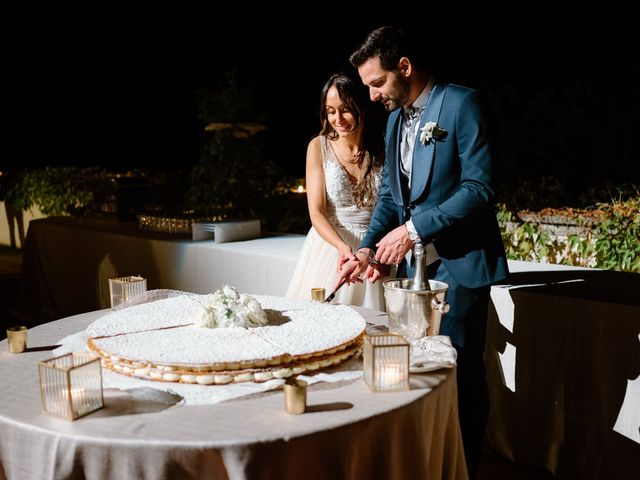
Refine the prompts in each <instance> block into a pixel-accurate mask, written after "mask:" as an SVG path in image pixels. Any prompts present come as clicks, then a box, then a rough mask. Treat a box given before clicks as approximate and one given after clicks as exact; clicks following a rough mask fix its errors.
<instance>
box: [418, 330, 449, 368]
mask: <svg viewBox="0 0 640 480" xmlns="http://www.w3.org/2000/svg"><path fill="white" fill-rule="evenodd" d="M456 357H457V352H456V349H455V348H453V345H452V344H451V338H449V337H448V336H446V335H434V336H431V337H422V338H418V339H417V340H412V341H411V355H410V358H409V370H410V371H411V372H414V373H422V372H431V371H433V370H438V369H440V368H452V367H454V366H455V365H456Z"/></svg>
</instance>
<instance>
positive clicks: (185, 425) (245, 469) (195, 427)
mask: <svg viewBox="0 0 640 480" xmlns="http://www.w3.org/2000/svg"><path fill="white" fill-rule="evenodd" d="M357 310H358V311H359V312H360V313H361V314H362V315H363V316H365V318H366V319H367V321H368V322H371V323H375V324H384V323H385V322H386V316H384V315H383V314H381V312H375V311H371V310H366V309H363V308H357ZM107 311H108V310H100V311H95V312H89V313H84V314H81V315H75V316H72V317H68V318H64V319H61V320H58V321H55V322H51V323H48V324H45V325H41V326H38V327H35V328H32V329H30V330H29V332H28V347H29V348H28V349H27V351H26V352H24V353H9V352H8V345H7V341H6V340H3V341H2V342H0V479H3V478H8V479H11V480H13V479H16V480H18V479H19V480H24V479H31V478H34V479H35V478H38V479H39V478H42V479H45V478H46V479H56V478H61V479H62V478H64V479H69V478H87V479H100V480H104V479H111V478H113V479H124V478H135V479H154V480H157V479H163V478H180V479H185V478H214V479H218V478H219V479H227V478H228V479H246V478H249V479H261V478H270V479H272V478H278V479H288V478H291V479H302V478H306V479H313V478H331V479H361V478H430V479H431V478H432V479H466V478H467V471H466V467H465V461H464V451H463V448H462V439H461V436H460V427H459V422H458V410H457V391H456V381H455V369H441V370H438V371H435V372H430V373H424V374H411V390H410V391H407V392H395V393H372V392H371V391H370V390H369V387H368V386H367V385H366V384H365V383H364V381H363V380H362V379H359V380H356V381H352V382H350V383H346V382H345V383H341V384H338V385H336V384H328V383H323V382H320V383H318V384H314V385H311V386H310V387H309V390H308V392H307V411H306V412H305V413H304V414H302V415H289V414H287V413H285V411H284V398H283V391H282V390H281V389H279V390H275V391H271V392H265V393H262V394H260V395H254V396H251V397H243V398H239V399H234V400H230V401H227V402H222V403H217V404H214V405H194V406H186V405H181V404H177V405H166V404H162V403H158V402H152V401H149V400H140V399H138V398H134V397H133V396H132V395H130V394H129V393H127V392H126V391H120V390H110V389H107V390H105V407H104V408H103V409H101V410H98V411H96V412H94V413H91V414H89V415H87V416H85V417H82V418H79V419H77V420H75V421H73V422H71V421H67V420H63V419H59V418H56V417H53V416H50V415H47V414H44V413H41V410H40V389H39V379H38V361H40V360H43V359H46V358H50V357H51V356H52V354H51V349H52V348H53V345H54V344H55V343H56V342H57V341H59V340H60V339H62V338H63V337H65V336H67V335H70V334H73V333H75V332H79V331H81V330H83V329H85V328H86V327H87V325H89V324H90V323H91V322H92V321H94V320H95V319H97V318H99V317H100V316H101V315H104V313H105V312H107ZM211 388H216V387H215V386H212V387H211Z"/></svg>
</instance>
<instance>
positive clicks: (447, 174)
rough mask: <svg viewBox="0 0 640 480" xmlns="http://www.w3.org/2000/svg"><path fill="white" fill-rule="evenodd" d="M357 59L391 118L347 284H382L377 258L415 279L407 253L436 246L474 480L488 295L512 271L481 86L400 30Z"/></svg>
mask: <svg viewBox="0 0 640 480" xmlns="http://www.w3.org/2000/svg"><path fill="white" fill-rule="evenodd" d="M349 61H350V62H351V64H352V65H353V66H354V67H356V68H357V69H358V73H359V74H360V78H361V79H362V82H363V83H364V84H365V85H367V86H368V87H369V94H370V97H371V100H373V101H378V102H382V104H383V105H384V107H385V108H386V109H387V111H389V112H391V114H390V115H389V119H388V123H387V132H386V139H385V140H386V158H387V160H386V164H385V174H384V179H383V185H382V188H381V191H380V197H379V199H378V202H377V204H376V207H375V210H374V213H373V217H372V219H371V223H370V225H369V229H368V231H367V234H366V236H365V238H364V239H363V241H362V244H361V248H360V249H359V250H358V251H357V252H356V259H355V260H354V259H352V260H349V261H347V262H346V263H345V264H343V265H342V266H341V271H340V278H339V280H338V281H341V280H342V279H344V278H346V279H347V281H348V282H354V281H356V279H357V277H358V275H359V274H360V273H362V272H365V271H366V273H365V276H366V277H367V278H369V280H371V281H376V280H378V279H379V278H380V276H381V273H380V270H379V268H381V267H380V266H379V265H378V264H376V263H375V262H370V261H369V260H371V259H373V258H375V260H377V262H379V263H381V264H399V272H400V273H399V274H398V276H399V277H401V276H404V275H403V273H406V276H409V277H410V276H411V275H412V274H413V272H412V268H411V265H408V264H407V262H406V261H405V260H404V259H405V256H407V254H408V252H409V251H410V250H411V248H412V246H413V245H414V243H415V242H416V241H417V240H420V241H421V242H422V243H423V244H424V245H426V246H427V251H428V252H429V253H430V256H431V257H432V263H431V264H430V265H429V267H428V274H429V278H434V279H436V280H439V281H442V282H445V283H447V284H448V285H449V290H448V292H447V301H448V302H449V304H450V306H451V309H450V311H449V313H447V314H446V315H444V317H443V320H442V326H441V334H442V335H448V336H450V337H451V340H452V343H453V344H454V346H455V348H456V350H457V352H458V366H457V373H458V396H459V406H460V425H461V429H462V437H463V443H464V448H465V457H466V460H467V466H468V469H469V475H470V477H471V478H473V475H474V473H475V470H476V467H477V464H478V460H479V457H480V453H481V450H482V445H483V441H484V430H485V426H486V420H487V416H488V392H487V386H486V382H485V370H484V361H483V355H484V341H485V328H486V319H487V309H488V302H489V289H490V285H491V284H492V283H494V282H496V281H499V280H501V279H503V278H505V277H506V276H507V274H508V270H507V262H506V259H505V254H504V247H503V244H502V240H501V237H500V231H499V228H498V224H497V221H496V216H495V212H494V209H493V202H494V196H495V192H494V185H493V154H492V146H491V144H490V140H489V132H488V130H487V121H486V118H485V115H484V113H483V109H482V104H481V102H480V100H479V98H478V92H476V91H475V90H472V89H469V88H465V87H461V86H458V85H453V84H445V83H438V82H437V81H436V80H435V79H434V77H433V76H432V75H430V74H429V73H428V72H426V71H425V70H423V69H422V68H421V67H420V65H419V64H418V56H417V54H416V52H415V51H414V49H413V48H412V45H411V43H410V42H409V41H408V40H407V37H406V35H405V33H404V32H403V31H402V30H400V29H397V28H394V27H382V28H379V29H377V30H375V31H373V32H371V33H370V34H369V36H368V37H367V38H366V40H365V41H364V43H363V44H362V45H361V46H360V48H358V50H356V51H355V52H354V53H353V54H352V55H351V57H350V59H349ZM376 247H377V249H376ZM374 252H375V253H374ZM405 269H406V270H405Z"/></svg>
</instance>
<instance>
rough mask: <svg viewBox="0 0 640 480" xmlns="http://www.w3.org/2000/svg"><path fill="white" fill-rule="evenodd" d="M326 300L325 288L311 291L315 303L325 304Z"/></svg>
mask: <svg viewBox="0 0 640 480" xmlns="http://www.w3.org/2000/svg"><path fill="white" fill-rule="evenodd" d="M324 299H325V290H324V288H312V289H311V300H313V301H314V302H320V303H322V302H324Z"/></svg>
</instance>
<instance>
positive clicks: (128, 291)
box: [109, 276, 147, 308]
mask: <svg viewBox="0 0 640 480" xmlns="http://www.w3.org/2000/svg"><path fill="white" fill-rule="evenodd" d="M146 291H147V279H146V278H142V277H140V276H137V277H136V276H129V277H118V278H110V279H109V295H110V298H111V308H116V307H117V306H118V305H120V304H122V303H125V302H126V301H127V300H131V299H132V298H134V297H137V296H138V295H141V294H143V293H144V292H146Z"/></svg>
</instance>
